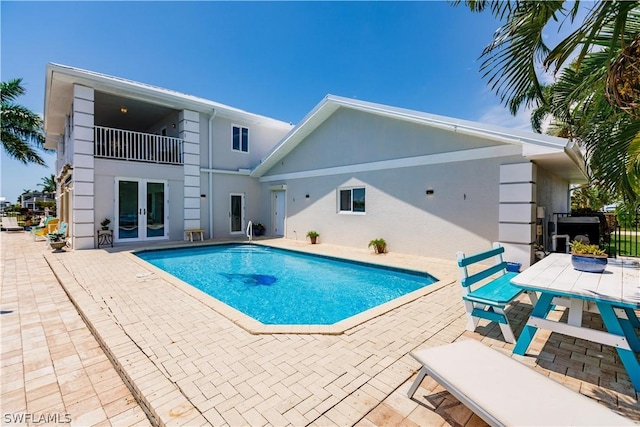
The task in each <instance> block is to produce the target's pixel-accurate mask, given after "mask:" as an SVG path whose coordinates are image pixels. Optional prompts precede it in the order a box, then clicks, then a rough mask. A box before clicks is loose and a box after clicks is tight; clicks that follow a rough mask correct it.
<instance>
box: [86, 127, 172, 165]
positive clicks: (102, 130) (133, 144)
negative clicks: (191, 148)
mask: <svg viewBox="0 0 640 427" xmlns="http://www.w3.org/2000/svg"><path fill="white" fill-rule="evenodd" d="M94 137H95V141H94V155H95V156H96V157H103V158H108V159H118V160H133V161H140V162H153V163H167V164H182V146H183V144H182V140H181V139H180V138H173V137H169V136H161V135H153V134H149V133H143V132H133V131H129V130H124V129H114V128H108V127H104V126H95V132H94Z"/></svg>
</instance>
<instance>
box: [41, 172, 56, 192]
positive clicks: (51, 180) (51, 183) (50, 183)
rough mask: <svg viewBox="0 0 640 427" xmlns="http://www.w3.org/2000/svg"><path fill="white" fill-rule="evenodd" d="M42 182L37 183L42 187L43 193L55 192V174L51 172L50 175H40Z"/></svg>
mask: <svg viewBox="0 0 640 427" xmlns="http://www.w3.org/2000/svg"><path fill="white" fill-rule="evenodd" d="M41 181H42V183H41V184H38V185H39V186H40V187H42V192H43V193H55V192H56V176H55V175H54V174H51V175H50V176H45V177H42V179H41Z"/></svg>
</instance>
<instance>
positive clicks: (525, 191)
mask: <svg viewBox="0 0 640 427" xmlns="http://www.w3.org/2000/svg"><path fill="white" fill-rule="evenodd" d="M536 176H537V169H536V165H535V164H533V163H531V162H528V163H517V164H509V165H500V213H499V222H500V223H499V227H498V237H499V240H500V243H502V245H503V246H504V247H505V254H504V259H505V260H506V261H513V262H519V263H521V264H522V268H525V267H529V266H530V265H531V263H532V262H533V256H534V248H533V245H534V243H535V223H536V216H535V208H536Z"/></svg>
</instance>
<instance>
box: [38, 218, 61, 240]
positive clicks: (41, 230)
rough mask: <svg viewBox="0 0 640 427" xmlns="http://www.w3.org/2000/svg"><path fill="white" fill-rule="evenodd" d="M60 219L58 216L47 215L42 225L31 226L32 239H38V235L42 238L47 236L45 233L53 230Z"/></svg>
mask: <svg viewBox="0 0 640 427" xmlns="http://www.w3.org/2000/svg"><path fill="white" fill-rule="evenodd" d="M59 222H60V220H59V219H58V218H54V217H49V218H45V220H44V222H43V225H42V227H40V226H38V227H32V228H31V234H32V235H33V240H38V237H42V238H44V239H46V238H47V234H49V233H53V231H54V230H55V229H56V228H57V227H58V223H59Z"/></svg>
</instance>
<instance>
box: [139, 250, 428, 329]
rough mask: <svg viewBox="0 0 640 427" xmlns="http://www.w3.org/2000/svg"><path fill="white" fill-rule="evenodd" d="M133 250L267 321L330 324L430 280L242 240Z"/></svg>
mask: <svg viewBox="0 0 640 427" xmlns="http://www.w3.org/2000/svg"><path fill="white" fill-rule="evenodd" d="M136 255H137V256H138V257H140V258H142V259H144V260H145V261H147V262H149V263H151V264H153V265H155V266H156V267H159V268H161V269H162V270H164V271H166V272H168V273H170V274H172V275H173V276H175V277H177V278H179V279H181V280H183V281H185V282H187V283H189V284H190V285H192V286H195V287H196V288H198V289H200V290H202V291H204V292H206V293H207V294H209V295H211V296H213V297H214V298H216V299H218V300H220V301H222V302H224V303H225V304H228V305H230V306H232V307H234V308H235V309H237V310H240V311H242V312H243V313H245V314H247V315H249V316H251V317H253V318H254V319H256V320H258V321H260V322H262V323H264V324H269V325H274V324H278V325H331V324H334V323H336V322H339V321H340V320H343V319H346V318H348V317H351V316H353V315H355V314H358V313H360V312H362V311H365V310H367V309H369V308H372V307H375V306H377V305H380V304H382V303H385V302H387V301H390V300H392V299H395V298H398V297H399V296H402V295H404V294H407V293H409V292H412V291H415V290H417V289H419V288H422V287H424V286H427V285H429V284H431V283H433V282H435V281H436V279H435V278H434V277H433V276H430V275H428V274H424V273H417V272H409V271H405V270H396V269H388V268H383V267H375V266H371V265H368V264H363V263H355V262H347V261H341V260H336V259H332V258H327V257H320V256H314V255H306V254H300V253H298V252H293V251H287V250H281V249H274V248H269V247H264V246H257V245H246V244H240V245H218V246H207V247H198V248H189V249H169V250H156V251H145V252H139V253H137V254H136Z"/></svg>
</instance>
